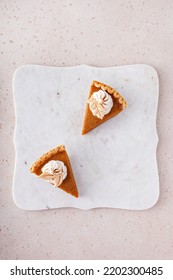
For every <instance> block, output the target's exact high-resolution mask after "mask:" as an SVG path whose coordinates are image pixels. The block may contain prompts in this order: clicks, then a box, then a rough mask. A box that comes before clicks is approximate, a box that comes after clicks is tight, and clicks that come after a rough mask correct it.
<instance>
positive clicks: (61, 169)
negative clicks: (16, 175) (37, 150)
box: [30, 145, 79, 197]
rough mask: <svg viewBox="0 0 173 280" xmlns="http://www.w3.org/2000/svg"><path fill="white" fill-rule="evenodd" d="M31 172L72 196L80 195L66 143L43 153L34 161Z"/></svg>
mask: <svg viewBox="0 0 173 280" xmlns="http://www.w3.org/2000/svg"><path fill="white" fill-rule="evenodd" d="M30 172H31V173H34V174H36V175H37V176H38V177H39V178H42V179H45V180H47V181H48V182H49V183H50V184H52V185H53V186H54V187H58V188H60V189H62V190H63V191H65V192H67V193H68V194H71V195H72V196H75V197H78V196H79V194H78V189H77V186H76V183H75V179H74V175H73V171H72V168H71V164H70V160H69V157H68V155H67V152H66V150H65V146H64V145H61V146H59V147H56V148H55V149H53V150H50V151H48V152H47V153H45V154H43V155H42V156H41V157H40V158H39V159H38V160H37V161H36V162H35V163H33V165H32V166H31V168H30Z"/></svg>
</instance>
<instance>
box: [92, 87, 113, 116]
mask: <svg viewBox="0 0 173 280" xmlns="http://www.w3.org/2000/svg"><path fill="white" fill-rule="evenodd" d="M87 103H88V104H89V108H90V110H91V112H92V114H93V115H94V116H96V117H97V118H99V119H103V117H104V116H105V115H106V114H108V113H109V112H110V111H111V109H112V106H113V100H112V97H111V96H110V95H109V94H108V93H107V92H106V91H104V90H99V91H96V92H94V93H93V94H92V96H91V97H90V99H88V101H87Z"/></svg>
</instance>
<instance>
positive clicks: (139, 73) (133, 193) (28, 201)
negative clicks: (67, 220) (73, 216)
mask: <svg viewBox="0 0 173 280" xmlns="http://www.w3.org/2000/svg"><path fill="white" fill-rule="evenodd" d="M92 80H98V81H101V82H103V83H106V84H108V85H110V86H112V87H113V88H115V89H117V90H118V91H119V92H120V93H121V94H122V95H123V97H124V98H125V100H126V101H127V103H128V107H127V108H126V109H125V110H124V111H123V112H121V113H120V114H119V115H118V116H116V117H114V118H112V119H111V120H109V121H107V122H105V123H104V124H102V125H100V126H99V127H97V128H96V129H94V130H93V131H91V132H90V133H88V134H86V135H84V136H82V135H81V130H82V123H83V116H84V111H85V106H86V101H87V97H88V93H89V88H90V83H91V81H92ZM13 92H14V101H15V111H16V127H15V135H14V144H15V150H16V160H15V170H14V180H13V188H12V190H13V198H14V201H15V203H16V205H17V206H18V207H20V208H22V209H26V210H40V209H51V208H60V207H75V208H80V209H92V208H98V207H111V208H122V209H135V210H142V209H147V208H150V207H152V206H153V205H154V204H155V203H156V201H157V200H158V197H159V177H158V168H157V160H156V149H157V144H158V136H157V131H156V114H157V105H158V94H159V84H158V76H157V73H156V71H155V70H154V69H153V67H151V66H149V65H143V64H140V65H129V66H118V67H109V68H97V67H91V66H87V65H79V66H75V67H47V66H38V65H26V66H22V67H20V68H18V69H17V70H16V72H15V74H14V79H13ZM61 144H64V145H65V146H66V150H67V152H68V155H69V157H70V161H71V165H72V168H73V172H74V176H75V179H76V183H77V186H78V190H79V194H80V196H79V198H78V199H76V198H74V197H72V196H71V195H69V194H67V193H65V192H63V191H62V190H61V189H59V188H54V187H53V186H52V185H50V184H49V183H47V182H46V181H44V180H42V179H39V178H38V177H36V176H35V175H34V174H31V173H30V172H29V168H30V166H31V165H32V163H33V162H34V161H35V160H36V159H37V158H39V157H40V156H41V155H42V154H43V153H45V152H47V151H48V150H50V149H53V148H55V147H56V146H58V145H61Z"/></svg>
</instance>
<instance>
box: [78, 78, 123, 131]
mask: <svg viewBox="0 0 173 280" xmlns="http://www.w3.org/2000/svg"><path fill="white" fill-rule="evenodd" d="M98 94H99V95H98ZM100 94H101V95H100ZM101 97H102V100H101ZM95 98H97V100H96V99H95ZM102 101H103V102H102ZM104 101H105V103H104ZM106 102H107V103H106ZM104 106H105V108H104ZM106 106H107V107H108V106H109V107H110V108H106ZM126 107H127V103H126V101H125V100H124V98H123V97H122V96H121V95H120V94H119V93H118V92H117V91H116V90H115V89H113V88H112V87H110V86H108V85H106V84H103V83H101V82H98V81H93V82H92V84H91V87H90V93H89V97H88V101H87V105H86V110H85V116H84V121H83V128H82V135H84V134H86V133H88V132H89V131H91V130H92V129H94V128H95V127H97V126H99V125H101V124H102V123H104V122H106V121H107V120H109V119H111V118H113V117H114V116H116V115H117V114H119V113H120V112H121V111H123V110H124V109H125V108H126ZM92 108H94V111H92V110H91V109H92ZM104 112H106V113H105V114H104ZM94 114H95V115H94Z"/></svg>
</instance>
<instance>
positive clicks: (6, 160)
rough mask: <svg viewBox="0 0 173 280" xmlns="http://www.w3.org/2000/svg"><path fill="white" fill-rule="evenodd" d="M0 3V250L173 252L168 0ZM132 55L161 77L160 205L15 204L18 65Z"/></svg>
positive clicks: (120, 61) (34, 255) (44, 255)
mask: <svg viewBox="0 0 173 280" xmlns="http://www.w3.org/2000/svg"><path fill="white" fill-rule="evenodd" d="M108 2H109V4H108ZM0 6H1V8H0V116H1V120H0V155H1V157H0V173H1V174H0V175H1V182H0V210H1V211H0V258H1V259H172V258H173V219H172V212H173V203H172V197H173V187H172V186H173V176H172V170H173V160H172V159H173V146H172V142H173V113H172V112H173V110H172V104H173V94H172V89H173V79H172V73H173V63H172V61H173V51H172V46H173V36H172V34H173V24H172V13H173V2H172V0H166V1H164V5H163V1H162V0H144V1H138V0H133V1H132V0H129V1H122V0H116V1H114V0H109V1H106V0H95V1H93V0H88V1H80V0H75V1H74V0H72V1H70V0H66V1H64V0H63V1H60V0H57V1H55V0H50V1H47V0H42V1H34V0H30V1H23V0H14V1H12V0H1V1H0ZM134 63H138V64H139V63H144V64H149V65H152V66H153V67H154V68H155V69H156V70H157V73H158V75H159V84H160V94H159V105H158V113H157V131H158V136H159V145H158V148H157V161H158V168H159V181H160V197H159V200H158V202H157V204H156V205H155V206H154V207H152V208H151V209H148V210H146V211H129V210H120V209H105V208H104V209H103V208H99V209H92V210H88V211H83V210H79V209H57V210H48V211H47V210H45V211H36V212H35V211H24V210H21V209H19V208H18V207H16V205H15V204H14V202H13V199H12V180H13V172H14V160H15V149H14V144H13V135H14V126H15V112H14V100H13V94H12V77H13V74H14V71H15V70H16V69H17V68H18V67H19V66H21V65H24V64H41V65H51V66H74V65H79V64H88V65H93V66H97V67H111V66H116V65H126V64H134ZM103 241H104V242H103Z"/></svg>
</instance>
